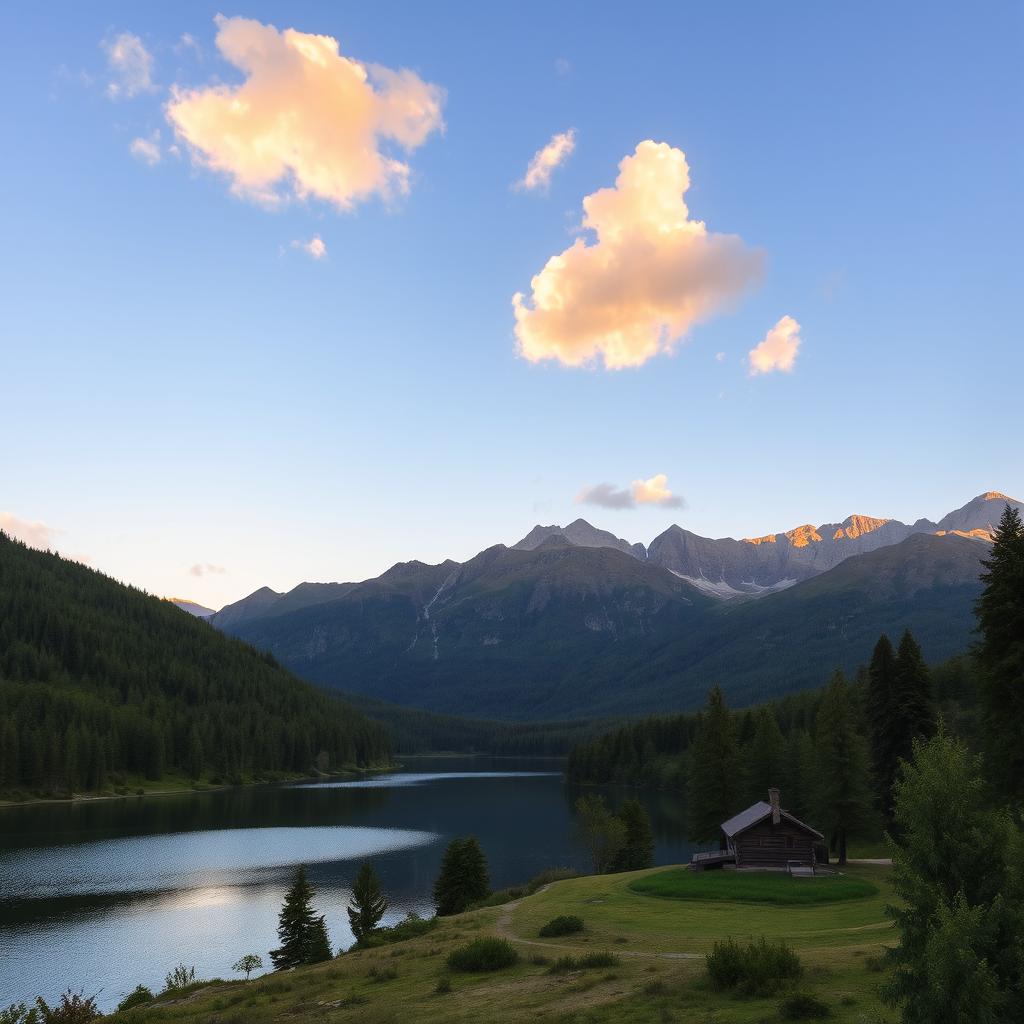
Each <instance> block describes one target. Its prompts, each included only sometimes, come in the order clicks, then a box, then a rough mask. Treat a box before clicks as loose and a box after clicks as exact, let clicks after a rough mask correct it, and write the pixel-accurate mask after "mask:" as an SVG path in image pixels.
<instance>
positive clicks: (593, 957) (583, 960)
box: [548, 953, 619, 974]
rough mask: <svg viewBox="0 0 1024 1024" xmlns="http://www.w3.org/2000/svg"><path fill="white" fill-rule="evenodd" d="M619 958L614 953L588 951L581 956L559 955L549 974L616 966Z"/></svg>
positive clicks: (549, 969)
mask: <svg viewBox="0 0 1024 1024" xmlns="http://www.w3.org/2000/svg"><path fill="white" fill-rule="evenodd" d="M618 962H619V958H618V957H617V956H615V955H614V954H613V953H588V954H587V955H586V956H581V957H579V958H577V957H574V956H562V957H559V958H558V959H557V960H556V961H555V962H554V963H553V964H552V965H551V966H550V967H549V968H548V974H568V973H569V972H570V971H587V970H593V969H595V968H598V967H615V966H616V965H617V964H618Z"/></svg>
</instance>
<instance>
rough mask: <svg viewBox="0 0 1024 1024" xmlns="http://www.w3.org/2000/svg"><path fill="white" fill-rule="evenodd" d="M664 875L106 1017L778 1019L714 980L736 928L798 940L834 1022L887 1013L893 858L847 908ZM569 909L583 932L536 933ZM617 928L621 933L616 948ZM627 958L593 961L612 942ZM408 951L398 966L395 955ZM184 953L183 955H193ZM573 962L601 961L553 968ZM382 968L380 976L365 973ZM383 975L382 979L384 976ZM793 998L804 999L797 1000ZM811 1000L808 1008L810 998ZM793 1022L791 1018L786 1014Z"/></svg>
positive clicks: (550, 891)
mask: <svg viewBox="0 0 1024 1024" xmlns="http://www.w3.org/2000/svg"><path fill="white" fill-rule="evenodd" d="M658 873H663V872H661V871H660V870H652V871H647V872H632V873H626V874H622V875H604V876H595V877H583V878H575V879H570V880H567V881H560V882H556V883H554V884H552V885H550V886H549V888H547V889H545V890H544V891H543V892H537V893H536V894H534V895H533V896H528V897H526V898H525V899H523V901H522V902H521V903H520V904H519V905H518V906H515V907H491V908H486V909H482V910H476V911H472V912H469V913H466V914H463V915H460V916H458V917H453V918H444V919H442V921H441V922H440V923H439V924H438V925H437V926H436V927H435V928H433V929H432V930H431V931H430V932H429V933H428V934H424V935H420V936H416V937H414V938H411V939H409V940H408V941H406V942H403V943H400V944H397V945H390V946H385V947H381V948H379V949H366V950H358V951H355V952H350V953H347V954H345V955H344V956H342V957H340V958H337V959H335V960H331V961H328V962H327V963H325V964H318V965H317V966H315V967H308V968H300V969H298V970H295V971H289V972H288V973H287V974H271V975H266V976H263V977H260V978H254V979H253V980H252V981H250V982H245V981H232V982H219V983H214V984H210V985H208V986H207V987H205V988H202V989H200V990H199V991H196V992H193V993H191V994H190V995H189V996H187V997H185V998H184V999H180V1000H177V999H173V998H168V997H161V996H158V997H157V998H156V1000H155V1001H154V1002H153V1003H152V1004H148V1005H146V1006H140V1007H137V1008H135V1009H134V1010H132V1011H130V1012H129V1013H126V1014H114V1015H111V1016H110V1017H107V1018H104V1022H105V1024H210V1022H217V1024H281V1022H287V1024H320V1022H327V1024H336V1022H337V1024H347V1022H349V1021H352V1022H358V1024H407V1022H408V1021H416V1024H449V1022H451V1024H479V1022H480V1021H494V1022H497V1024H505V1022H508V1024H517V1022H529V1024H534V1022H538V1021H545V1022H549V1024H569V1022H572V1024H664V1022H668V1021H677V1022H679V1024H682V1022H684V1021H700V1022H702V1024H703V1022H712V1021H713V1022H714V1024H758V1022H761V1021H775V1022H778V1021H780V1019H781V1018H780V1002H779V1000H780V999H781V998H782V996H781V995H775V996H771V997H755V998H737V997H736V996H735V995H734V994H733V993H731V992H720V991H717V990H716V989H715V988H714V987H713V986H712V985H711V984H710V981H709V979H708V977H707V971H706V966H705V960H704V954H705V953H707V952H709V951H710V949H711V947H712V945H713V944H714V943H715V942H716V941H721V940H724V939H726V938H728V937H730V936H732V937H735V938H736V939H737V940H741V941H744V942H745V941H747V940H748V939H749V938H751V937H754V938H756V937H758V936H760V935H766V936H767V937H768V938H769V940H776V939H781V940H783V941H785V942H786V944H787V945H789V946H791V947H793V948H794V949H798V950H799V955H800V959H801V961H802V963H803V965H804V973H803V977H802V979H801V981H800V993H801V994H803V993H806V994H807V995H809V996H812V997H814V998H815V999H817V1000H819V1001H820V1002H821V1003H823V1004H825V1005H826V1006H828V1008H829V1010H830V1016H829V1018H828V1020H829V1021H830V1022H834V1024H859V1022H861V1021H876V1020H890V1021H891V1020H893V1019H895V1018H894V1015H893V1013H892V1011H891V1010H889V1009H887V1008H885V1007H883V1006H882V1005H881V1003H880V1002H879V999H878V995H877V990H878V985H879V982H880V981H881V980H882V976H881V975H880V974H879V973H876V972H875V971H874V970H871V969H870V968H869V966H868V961H869V960H870V959H871V958H872V957H877V956H878V955H879V954H880V952H881V950H882V948H883V947H884V946H885V945H886V944H887V943H891V942H892V941H893V938H894V936H893V932H892V924H891V922H890V921H889V920H888V919H887V918H886V916H885V912H884V907H885V903H886V901H887V900H889V899H891V896H890V895H889V892H888V885H887V881H886V879H887V877H888V869H886V868H880V867H870V866H861V867H852V868H851V869H850V877H851V878H860V879H862V880H864V881H868V882H870V883H871V884H872V885H873V886H875V887H876V888H877V895H874V896H868V897H865V898H863V899H859V900H848V901H845V902H838V903H824V904H821V903H819V904H808V905H803V904H796V905H789V906H784V905H778V904H772V903H740V902H729V901H726V900H721V899H713V900H704V901H702V900H696V899H687V900H675V899H652V898H650V897H648V896H644V895H641V894H640V893H638V892H636V891H634V890H633V889H631V888H630V885H631V883H632V882H634V881H636V880H637V879H638V878H643V877H645V876H651V875H654V874H658ZM561 915H575V916H580V917H583V918H584V920H585V921H586V930H585V931H584V932H580V933H575V934H572V935H567V936H564V937H559V938H552V939H539V938H538V932H539V930H540V928H541V926H542V925H543V924H545V923H546V922H548V921H550V920H551V919H552V918H555V917H558V916H561ZM478 937H481V938H483V937H493V938H504V939H510V940H511V942H512V945H513V946H514V947H515V949H516V950H517V951H518V953H519V959H518V962H517V963H515V964H513V965H511V966H509V967H505V968H503V969H502V970H500V971H496V972H485V973H462V972H459V973H458V974H455V975H452V974H451V972H450V971H449V970H448V969H447V966H446V962H447V958H448V956H449V955H450V954H451V953H452V952H453V951H454V950H455V949H457V948H459V947H461V946H464V945H465V944H466V943H467V941H469V940H470V939H471V938H472V939H476V938H478ZM616 939H626V942H624V943H620V944H619V945H617V946H616V945H614V944H615V942H616ZM613 948H614V949H615V950H616V953H617V958H616V959H617V961H618V962H617V963H616V964H615V965H614V967H611V968H610V969H605V968H602V967H598V966H597V963H598V962H601V963H607V962H608V961H607V960H605V959H604V957H607V956H608V954H607V953H606V951H607V950H609V949H613ZM396 949H400V950H404V953H403V955H402V957H401V960H400V968H399V970H398V971H397V973H395V974H392V972H393V970H394V964H395V962H396V961H395V960H393V959H392V952H393V951H394V950H396ZM183 954H184V955H187V951H183ZM563 957H570V958H572V959H573V960H574V961H575V962H576V963H577V964H582V963H584V962H585V963H587V964H591V963H593V964H594V965H595V966H594V969H592V970H587V969H582V970H578V971H570V972H568V973H564V974H563V973H553V974H552V973H548V970H549V968H550V967H551V965H552V964H553V963H556V962H557V961H559V960H561V959H562V958H563ZM374 968H376V973H375V974H374V973H371V972H372V971H373V969H374ZM384 976H387V981H386V983H383V984H382V983H381V981H378V980H375V978H377V977H381V978H382V979H383V977H384ZM794 1009H796V1007H795V1006H794ZM801 1009H802V1007H801ZM790 1019H792V1018H790Z"/></svg>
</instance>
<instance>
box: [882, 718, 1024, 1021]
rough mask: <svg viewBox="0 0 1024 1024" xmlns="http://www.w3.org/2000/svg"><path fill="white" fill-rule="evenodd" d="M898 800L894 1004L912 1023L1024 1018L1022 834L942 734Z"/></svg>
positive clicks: (918, 749)
mask: <svg viewBox="0 0 1024 1024" xmlns="http://www.w3.org/2000/svg"><path fill="white" fill-rule="evenodd" d="M895 796H896V801H895V823H896V825H897V827H898V832H897V835H898V838H897V839H896V840H894V841H893V889H894V891H895V893H896V895H897V897H898V898H899V900H900V902H899V903H898V904H895V905H893V906H891V907H890V908H889V914H890V916H891V917H892V918H893V919H894V920H895V922H896V925H897V928H898V930H899V933H900V943H899V945H898V946H897V947H896V948H895V949H893V950H892V951H891V952H890V954H889V958H890V962H891V964H892V967H893V970H892V972H891V974H890V978H889V980H888V982H887V984H886V986H885V989H884V992H885V995H886V997H887V998H888V999H889V1001H890V1002H892V1003H893V1004H895V1005H898V1006H900V1008H901V1010H902V1014H903V1020H904V1022H905V1024H925V1022H930V1021H935V1020H944V1021H949V1022H950V1024H959V1022H965V1024H966V1022H972V1024H974V1022H977V1024H989V1022H992V1024H995V1022H996V1021H1007V1020H1020V1019H1024V911H1022V899H1024V880H1022V877H1021V871H1022V867H1024V850H1022V847H1024V841H1022V836H1021V832H1020V830H1019V829H1018V828H1017V827H1016V826H1015V824H1014V822H1013V820H1012V819H1011V817H1010V816H1009V815H1008V814H1007V813H1006V812H1005V811H999V810H993V809H991V808H989V807H988V806H987V805H986V801H985V786H984V783H983V781H982V777H981V771H980V761H979V760H978V759H977V758H975V757H972V756H971V755H970V754H969V753H968V751H967V748H966V746H965V745H964V744H963V743H962V742H959V741H956V740H953V739H950V738H949V737H947V736H946V735H945V734H944V733H941V732H940V733H939V735H938V736H936V737H935V738H933V739H932V740H929V741H927V742H921V741H917V742H916V743H915V745H914V756H913V760H912V762H911V763H909V764H907V765H905V766H904V769H903V773H902V777H901V778H899V779H897V782H896V788H895Z"/></svg>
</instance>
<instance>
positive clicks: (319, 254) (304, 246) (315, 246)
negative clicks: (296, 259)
mask: <svg viewBox="0 0 1024 1024" xmlns="http://www.w3.org/2000/svg"><path fill="white" fill-rule="evenodd" d="M292 248H293V249H301V250H302V251H303V252H305V253H307V254H308V255H310V256H312V257H313V259H315V260H322V259H323V258H324V257H325V256H326V255H327V245H326V244H325V242H324V240H323V239H322V238H321V237H320V236H319V235H314V236H313V237H312V238H311V239H310V240H309V241H308V242H303V241H301V240H300V239H298V238H296V239H295V241H294V242H292Z"/></svg>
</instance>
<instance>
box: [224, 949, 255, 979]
mask: <svg viewBox="0 0 1024 1024" xmlns="http://www.w3.org/2000/svg"><path fill="white" fill-rule="evenodd" d="M262 969H263V957H261V956H259V955H258V954H257V953H246V954H245V956H243V957H241V959H239V960H237V961H236V962H235V963H234V964H233V965H232V967H231V970H233V971H238V973H239V974H243V973H244V974H245V980H246V981H248V980H249V975H250V974H252V972H253V971H259V970H262Z"/></svg>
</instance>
